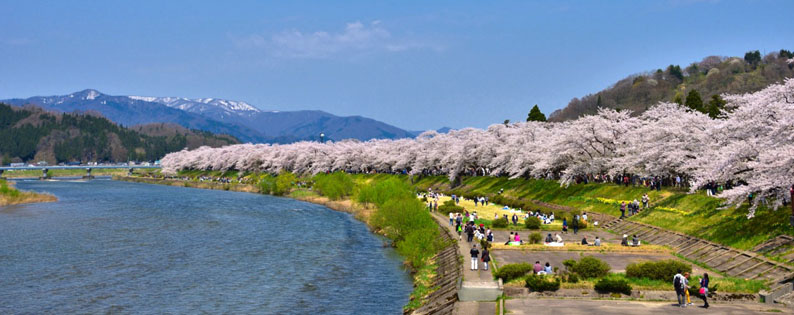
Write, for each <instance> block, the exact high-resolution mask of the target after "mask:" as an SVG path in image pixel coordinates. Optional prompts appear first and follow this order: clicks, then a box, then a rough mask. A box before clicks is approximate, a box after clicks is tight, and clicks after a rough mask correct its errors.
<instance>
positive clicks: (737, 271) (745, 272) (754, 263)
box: [602, 218, 794, 283]
mask: <svg viewBox="0 0 794 315" xmlns="http://www.w3.org/2000/svg"><path fill="white" fill-rule="evenodd" d="M602 227H604V228H606V229H609V230H612V231H614V232H615V233H618V234H627V235H629V236H632V235H635V234H636V235H637V236H638V238H639V239H640V240H641V241H642V242H643V243H647V244H658V245H667V246H670V247H671V248H673V250H674V251H675V252H676V253H677V254H679V255H681V256H683V257H686V258H688V259H692V260H695V261H699V262H701V263H704V264H706V265H707V266H709V267H711V268H713V269H716V270H718V271H720V272H723V273H725V274H727V275H730V276H735V277H742V278H748V279H759V280H768V281H771V282H773V283H780V282H782V281H785V280H787V279H791V278H792V277H793V275H792V273H793V272H794V267H792V266H788V265H785V264H782V263H779V262H776V261H772V260H769V259H767V258H766V257H763V256H762V255H759V254H758V253H754V252H748V251H743V250H739V249H735V248H730V247H727V246H724V245H720V244H716V243H713V242H709V241H707V240H704V239H700V238H696V237H693V236H690V235H686V234H682V233H678V232H674V231H669V230H665V229H662V228H659V227H656V226H652V225H647V224H643V223H639V222H633V221H629V220H626V219H617V218H613V219H612V220H610V221H608V222H606V223H605V224H603V225H602ZM789 240H791V241H792V242H794V238H791V237H788V236H781V237H779V239H778V240H777V242H776V243H775V244H789V243H787V242H788V241H789ZM773 245H774V244H772V243H770V244H767V246H766V248H772V249H770V250H774V248H778V247H780V246H777V247H774V246H773ZM782 246H785V245H782Z"/></svg>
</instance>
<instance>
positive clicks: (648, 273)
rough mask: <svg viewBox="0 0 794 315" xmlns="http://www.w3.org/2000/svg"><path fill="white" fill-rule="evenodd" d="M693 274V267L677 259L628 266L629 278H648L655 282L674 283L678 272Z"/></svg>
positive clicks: (627, 273) (627, 274)
mask: <svg viewBox="0 0 794 315" xmlns="http://www.w3.org/2000/svg"><path fill="white" fill-rule="evenodd" d="M679 271H680V272H681V273H684V272H689V273H692V265H690V264H687V263H685V262H681V261H678V260H675V259H668V260H660V261H646V262H641V263H631V264H629V265H628V266H626V276H627V277H629V278H648V279H653V280H664V281H673V277H674V276H675V274H676V273H678V272H679Z"/></svg>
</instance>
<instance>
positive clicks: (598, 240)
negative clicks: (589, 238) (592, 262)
mask: <svg viewBox="0 0 794 315" xmlns="http://www.w3.org/2000/svg"><path fill="white" fill-rule="evenodd" d="M593 245H594V246H601V239H600V238H598V236H596V239H595V242H594V244H593Z"/></svg>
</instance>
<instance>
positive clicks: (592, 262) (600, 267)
mask: <svg viewBox="0 0 794 315" xmlns="http://www.w3.org/2000/svg"><path fill="white" fill-rule="evenodd" d="M609 269H610V267H609V264H607V263H605V262H604V261H602V260H601V259H598V258H595V257H593V256H585V257H582V259H580V260H579V261H578V262H576V264H575V265H573V268H572V269H571V271H572V272H574V273H576V274H578V275H579V276H581V277H582V278H586V279H587V278H600V277H603V276H606V275H607V274H609Z"/></svg>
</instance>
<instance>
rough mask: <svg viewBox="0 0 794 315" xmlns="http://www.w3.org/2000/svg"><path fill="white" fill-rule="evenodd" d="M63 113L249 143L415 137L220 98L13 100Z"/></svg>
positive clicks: (361, 122) (365, 121)
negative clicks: (90, 114) (182, 129)
mask: <svg viewBox="0 0 794 315" xmlns="http://www.w3.org/2000/svg"><path fill="white" fill-rule="evenodd" d="M3 102H5V103H8V104H12V105H17V106H22V105H26V104H33V105H37V106H41V107H42V108H45V109H47V110H53V111H59V112H66V113H68V112H75V111H77V112H86V111H95V112H98V113H100V114H102V115H103V116H105V117H107V118H108V119H110V120H112V121H114V122H117V123H119V124H122V125H125V126H132V125H138V124H148V123H173V124H177V125H180V126H183V127H186V128H189V129H197V130H204V131H209V132H212V133H216V134H228V135H232V136H234V137H236V138H238V139H240V140H241V141H243V142H255V143H257V142H268V143H290V142H295V141H301V140H319V138H320V134H324V135H325V139H326V140H335V141H338V140H344V139H350V138H353V139H359V140H369V139H397V138H411V137H413V136H414V135H413V134H412V133H411V132H409V131H406V130H403V129H400V128H397V127H395V126H392V125H389V124H386V123H383V122H380V121H377V120H374V119H371V118H366V117H361V116H347V117H340V116H336V115H333V114H329V113H326V112H323V111H312V110H304V111H284V112H280V111H262V110H260V109H258V108H256V107H254V106H252V105H251V104H248V103H246V102H240V101H230V100H224V99H217V98H201V99H188V98H183V97H151V96H111V95H106V94H102V93H100V92H98V91H96V90H92V89H88V90H84V91H80V92H76V93H72V94H69V95H62V96H36V97H31V98H27V99H9V100H5V101H3Z"/></svg>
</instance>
